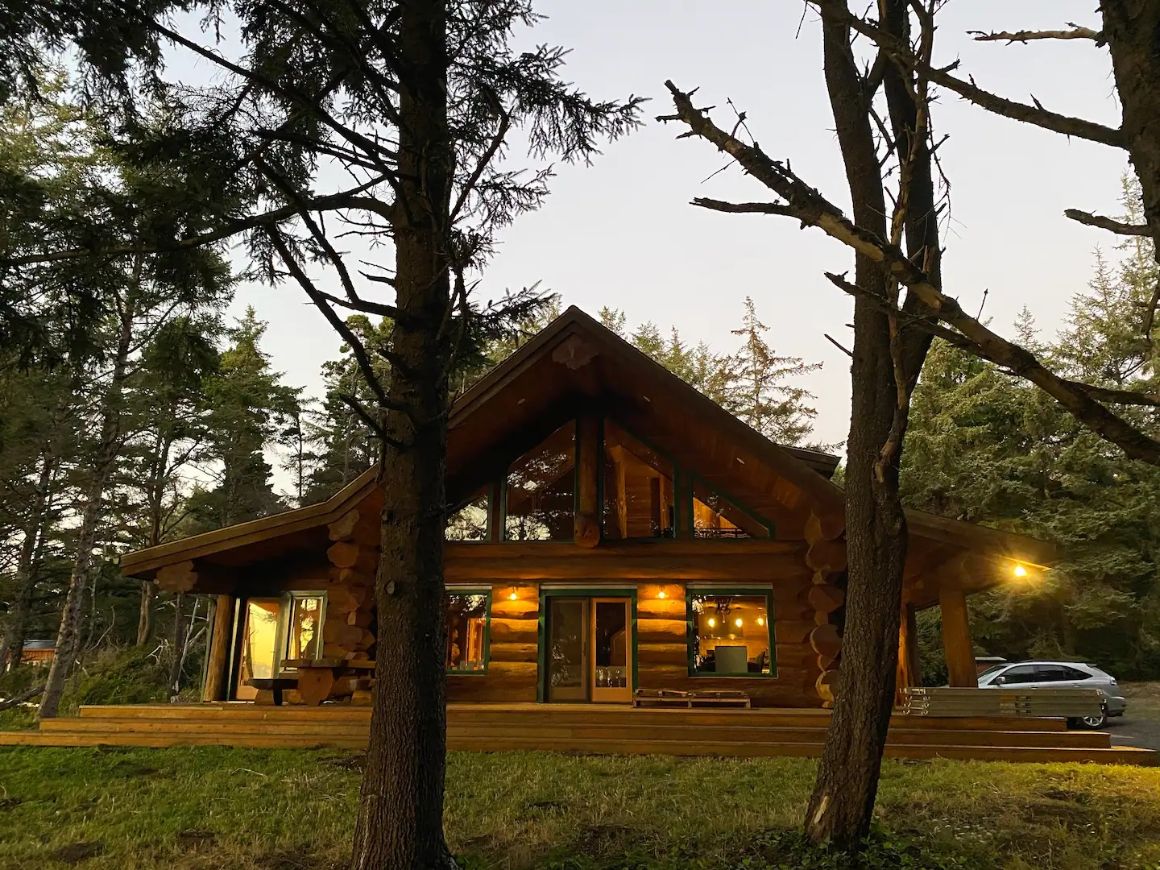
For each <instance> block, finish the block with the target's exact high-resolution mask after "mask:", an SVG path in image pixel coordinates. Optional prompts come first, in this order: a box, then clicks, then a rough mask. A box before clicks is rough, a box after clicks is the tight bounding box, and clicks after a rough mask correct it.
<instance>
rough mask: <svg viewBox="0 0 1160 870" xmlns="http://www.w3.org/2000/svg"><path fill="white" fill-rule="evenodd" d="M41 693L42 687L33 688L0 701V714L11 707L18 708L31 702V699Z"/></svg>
mask: <svg viewBox="0 0 1160 870" xmlns="http://www.w3.org/2000/svg"><path fill="white" fill-rule="evenodd" d="M43 691H44V686H35V687H33V688H31V689H28V690H27V691H25V692H21V693H20V694H19V695H16V696H15V697H12V698H8V699H6V700H4V701H0V712H3V711H4V710H9V709H11V708H12V707H19V706H20V705H21V704H26V703H28V702H29V701H31V700H32V699H33V698H35V697H37V696H39V695H40V693H41V692H43Z"/></svg>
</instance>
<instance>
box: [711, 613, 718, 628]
mask: <svg viewBox="0 0 1160 870" xmlns="http://www.w3.org/2000/svg"><path fill="white" fill-rule="evenodd" d="M716 627H717V620H716V619H714V618H713V617H712V616H710V617H709V628H716Z"/></svg>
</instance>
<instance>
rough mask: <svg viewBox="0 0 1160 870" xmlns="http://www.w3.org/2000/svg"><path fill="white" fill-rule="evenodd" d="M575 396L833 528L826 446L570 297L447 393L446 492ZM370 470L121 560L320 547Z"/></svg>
mask: <svg viewBox="0 0 1160 870" xmlns="http://www.w3.org/2000/svg"><path fill="white" fill-rule="evenodd" d="M585 407H587V408H591V409H594V410H598V411H599V412H600V413H604V414H607V415H608V416H611V417H613V418H614V419H616V420H617V421H618V422H620V423H621V424H622V425H624V426H625V427H626V428H628V429H629V430H630V431H632V432H633V434H634V435H636V436H637V437H639V438H641V439H642V440H645V441H647V442H649V443H651V444H652V445H654V446H655V447H657V448H659V449H660V450H661V451H662V452H664V453H666V454H668V455H669V457H670V458H671V459H672V460H673V462H674V464H675V465H677V466H679V467H683V468H686V469H691V470H692V471H694V472H695V473H696V476H698V477H699V478H701V479H702V480H703V481H704V482H705V483H706V484H707V485H708V486H710V487H712V488H714V489H717V490H718V491H720V492H722V493H723V494H728V495H730V496H733V497H735V498H736V499H737V500H738V501H740V502H741V503H742V504H743V505H744V506H745V507H746V508H748V509H750V510H753V511H756V512H757V513H759V514H761V515H762V516H763V517H765V518H767V519H769V520H770V521H772V523H773V525H774V526H775V528H777V529H778V532H779V535H778V536H779V537H790V538H795V537H796V538H800V537H801V536H802V530H803V526H804V523H805V522H806V521H807V520H808V519H809V517H810V516H811V515H812V516H813V517H815V518H816V519H817V520H818V521H819V522H820V523H821V525H822V528H823V530H824V532H825V534H826V536H827V537H834V536H836V535H837V534H839V533H840V531H841V529H842V526H843V523H844V497H843V493H842V490H841V489H840V488H839V487H838V486H836V485H835V484H834V483H833V482H832V481H831V480H830V477H831V475H832V474H833V473H834V469H835V468H836V467H837V464H838V457H836V456H833V455H831V454H828V453H823V452H820V451H816V450H810V449H806V448H799V447H786V446H781V445H778V444H774V443H773V442H772V441H770V440H769V439H768V438H766V437H765V436H763V435H761V434H760V433H758V432H756V431H755V430H753V429H752V428H750V427H749V426H748V425H746V424H745V423H744V422H742V421H741V420H739V419H737V418H736V417H734V416H733V415H732V414H730V413H729V412H728V411H726V410H724V409H723V408H721V407H720V406H719V405H717V404H716V403H715V402H713V401H712V400H711V399H709V398H708V397H706V396H705V395H703V394H702V393H700V392H699V391H698V390H696V389H695V388H694V387H692V386H690V385H689V384H687V383H686V382H684V381H683V380H681V379H680V378H679V377H677V376H676V375H674V374H673V373H672V372H670V371H669V370H667V369H666V368H664V367H663V366H661V365H660V364H659V363H657V362H655V361H654V360H652V359H651V358H649V357H648V356H646V355H645V354H644V353H642V352H641V351H639V350H638V349H637V348H635V347H633V346H632V345H631V344H629V343H628V342H626V341H624V340H623V339H622V338H620V337H619V336H617V335H616V334H615V333H613V332H612V331H611V330H609V329H607V328H605V327H604V326H602V325H601V324H600V323H598V322H597V321H595V320H594V319H592V318H591V317H589V316H588V315H587V314H585V313H584V312H582V311H581V310H580V309H578V308H576V307H574V306H573V307H571V308H569V309H568V310H567V311H565V312H564V313H563V314H562V315H560V316H559V317H558V318H556V320H554V321H553V322H552V323H551V324H549V325H548V326H547V327H546V328H544V329H543V330H541V331H540V332H539V333H537V334H536V335H535V336H534V337H532V338H531V339H530V340H529V341H528V342H527V343H525V344H524V345H522V346H521V347H520V348H519V349H518V350H516V351H515V352H514V353H513V354H512V355H511V356H509V357H508V358H507V359H505V360H504V361H503V362H501V363H500V364H499V365H497V366H495V367H494V368H493V369H491V370H490V371H489V372H488V373H487V374H486V375H484V376H483V377H482V378H481V379H480V380H479V381H477V382H476V383H475V384H474V385H473V386H472V387H471V388H470V389H468V390H467V391H466V392H465V393H464V394H463V395H461V396H460V397H459V398H458V399H457V400H456V401H455V402H454V404H453V406H452V409H451V413H450V416H449V419H448V430H449V431H448V448H447V490H448V497H449V499H450V500H452V501H454V500H455V499H457V498H463V497H465V496H467V495H469V494H470V493H472V492H474V491H475V490H476V489H478V487H479V486H481V485H483V484H484V483H486V482H487V481H488V480H489V479H493V478H495V477H497V476H498V475H500V474H502V471H503V469H504V468H506V466H507V463H509V462H510V460H511V459H512V456H513V451H515V452H517V453H518V452H522V451H523V450H526V449H530V448H532V447H534V446H535V444H536V443H538V441H539V440H541V439H542V438H543V437H546V436H547V435H548V434H550V433H551V432H552V431H553V430H554V429H555V428H556V427H558V426H559V425H560V424H562V423H563V422H565V421H566V419H568V418H570V417H573V416H575V414H576V411H577V409H578V408H585ZM513 439H515V440H514V441H513ZM520 439H523V443H520ZM375 479H376V469H370V470H369V471H367V472H365V473H364V474H362V475H361V476H360V477H359V478H357V479H356V480H355V481H353V482H352V483H350V484H349V485H348V486H346V487H345V488H344V489H342V490H341V491H340V492H338V493H336V494H335V495H334V496H332V497H331V498H329V499H327V500H326V501H324V502H321V503H319V504H315V505H309V506H306V507H302V508H298V509H296V510H291V511H286V512H284V513H281V514H276V515H274V516H270V517H263V518H261V519H257V520H253V521H251V522H247V523H241V524H239V525H235V526H229V527H227V528H224V529H218V530H215V531H212V532H206V533H204V534H200V535H195V536H193V537H190V538H186V539H184V540H180V541H173V542H170V543H166V544H160V545H158V546H156V547H150V548H147V549H143V550H138V551H136V552H132V553H127V554H125V555H124V556H123V557H122V559H121V567H122V570H123V571H124V572H125V573H126V574H129V575H131V576H137V577H144V578H149V577H151V576H152V575H153V574H154V573H155V572H156V570H157V569H158V568H160V567H162V566H164V565H168V564H175V563H177V562H181V561H185V560H190V559H203V560H207V561H209V562H213V563H217V564H222V565H238V564H248V563H250V562H253V561H256V560H257V559H261V558H268V557H270V556H272V555H281V554H285V553H290V552H298V551H303V550H307V549H313V550H314V551H315V552H320V551H321V550H323V549H325V547H326V546H327V542H328V541H327V530H326V526H327V525H328V524H329V523H332V522H334V521H335V520H337V519H338V518H340V517H341V516H343V514H345V513H346V512H347V511H349V510H350V509H351V508H353V507H356V506H359V505H362V504H364V503H369V502H371V501H373V500H377V498H378V497H379V496H378V489H377V487H376V486H375ZM368 506H369V504H368ZM908 519H909V521H910V524H911V530H912V535H918V536H920V537H924V538H929V539H931V541H932V543H935V544H938V545H941V546H944V547H948V548H951V549H961V548H964V547H980V548H982V549H986V550H988V551H991V552H996V551H1003V552H1009V553H1015V552H1018V553H1019V554H1020V557H1021V558H1025V559H1029V560H1031V561H1040V562H1042V561H1047V559H1048V556H1047V555H1046V554H1047V550H1045V548H1044V545H1042V544H1041V543H1040V542H1038V541H1033V540H1032V539H1029V538H1023V537H1022V536H1012V535H1009V534H1007V533H1004V532H999V531H996V530H992V529H984V528H982V527H979V526H975V525H972V524H970V523H963V522H956V521H953V520H946V519H943V518H940V517H935V516H933V515H929V514H923V513H920V512H914V511H911V512H908Z"/></svg>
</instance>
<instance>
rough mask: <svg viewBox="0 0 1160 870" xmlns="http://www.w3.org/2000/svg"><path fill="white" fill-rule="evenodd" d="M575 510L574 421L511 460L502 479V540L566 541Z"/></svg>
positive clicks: (568, 537)
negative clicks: (514, 459) (505, 475)
mask: <svg viewBox="0 0 1160 870" xmlns="http://www.w3.org/2000/svg"><path fill="white" fill-rule="evenodd" d="M575 510H576V424H575V422H569V423H566V424H565V425H563V426H561V427H560V428H559V429H557V430H556V431H555V432H553V433H552V434H551V435H549V436H548V438H547V440H545V441H543V442H542V443H541V444H540V445H539V446H538V447H536V448H535V449H534V450H531V451H529V452H528V453H525V454H524V455H523V456H521V457H520V458H519V459H517V460H516V461H515V462H513V463H512V465H511V466H510V467H509V469H508V473H507V478H506V479H505V480H504V540H505V541H570V540H572V535H573V515H574V513H575Z"/></svg>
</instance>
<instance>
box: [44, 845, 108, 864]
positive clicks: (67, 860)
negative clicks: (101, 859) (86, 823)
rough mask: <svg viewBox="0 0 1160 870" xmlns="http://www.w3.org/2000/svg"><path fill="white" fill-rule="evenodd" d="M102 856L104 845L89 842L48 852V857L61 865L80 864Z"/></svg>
mask: <svg viewBox="0 0 1160 870" xmlns="http://www.w3.org/2000/svg"><path fill="white" fill-rule="evenodd" d="M103 854H105V844H104V843H98V842H95V841H91V842H87V843H69V844H68V845H67V846H61V847H60V848H59V849H56V850H55V851H53V852H50V853H49V856H48V857H50V858H52V860H54V861H60V862H61V863H62V864H80V863H81V862H82V861H88V860H89V859H90V858H96V857H97V856H98V855H103Z"/></svg>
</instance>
